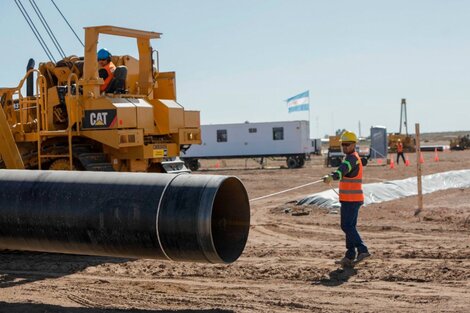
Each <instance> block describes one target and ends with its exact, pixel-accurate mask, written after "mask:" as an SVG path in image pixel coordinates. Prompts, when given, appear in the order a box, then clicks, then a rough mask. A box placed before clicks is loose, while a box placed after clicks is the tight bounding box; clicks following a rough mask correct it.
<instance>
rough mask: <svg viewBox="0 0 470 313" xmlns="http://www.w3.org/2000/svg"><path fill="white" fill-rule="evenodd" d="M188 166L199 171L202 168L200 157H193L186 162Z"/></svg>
mask: <svg viewBox="0 0 470 313" xmlns="http://www.w3.org/2000/svg"><path fill="white" fill-rule="evenodd" d="M185 163H186V166H187V167H188V168H189V169H190V170H191V171H193V172H195V171H197V170H198V169H199V168H201V163H199V161H198V159H191V160H188V161H186V162H185Z"/></svg>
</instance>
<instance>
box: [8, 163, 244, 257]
mask: <svg viewBox="0 0 470 313" xmlns="http://www.w3.org/2000/svg"><path fill="white" fill-rule="evenodd" d="M249 226H250V205H249V201H248V195H247V193H246V190H245V188H244V186H243V184H242V183H241V182H240V180H238V179H237V178H235V177H229V176H219V175H187V174H181V175H175V174H151V173H109V172H107V173H104V172H69V171H32V170H31V171H30V170H27V171H26V170H0V249H13V250H29V251H45V252H59V253H73V254H88V255H103V256H118V257H126V258H157V259H169V260H173V261H192V262H210V263H231V262H233V261H235V260H236V259H237V258H238V257H239V256H240V255H241V253H242V252H243V249H244V247H245V244H246V241H247V238H248V231H249Z"/></svg>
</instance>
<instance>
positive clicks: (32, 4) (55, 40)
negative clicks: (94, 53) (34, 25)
mask: <svg viewBox="0 0 470 313" xmlns="http://www.w3.org/2000/svg"><path fill="white" fill-rule="evenodd" d="M29 3H31V6H32V7H33V9H34V11H35V12H36V15H37V16H38V18H39V20H40V21H41V23H42V26H44V28H45V29H46V32H47V34H48V35H49V38H51V40H52V43H53V44H54V46H55V47H56V49H57V51H59V54H60V55H61V56H62V58H65V52H64V50H63V49H62V47H61V46H60V43H59V41H58V40H57V38H56V36H55V35H54V32H53V31H52V29H51V28H50V27H49V24H48V23H47V21H46V19H45V18H44V16H43V15H42V12H41V10H40V9H39V7H38V5H37V4H36V2H35V1H34V0H29Z"/></svg>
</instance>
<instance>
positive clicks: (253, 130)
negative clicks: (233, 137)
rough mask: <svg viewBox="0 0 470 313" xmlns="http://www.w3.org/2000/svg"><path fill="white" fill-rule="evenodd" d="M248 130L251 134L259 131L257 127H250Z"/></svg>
mask: <svg viewBox="0 0 470 313" xmlns="http://www.w3.org/2000/svg"><path fill="white" fill-rule="evenodd" d="M248 132H249V133H250V134H253V133H257V132H258V129H257V128H248Z"/></svg>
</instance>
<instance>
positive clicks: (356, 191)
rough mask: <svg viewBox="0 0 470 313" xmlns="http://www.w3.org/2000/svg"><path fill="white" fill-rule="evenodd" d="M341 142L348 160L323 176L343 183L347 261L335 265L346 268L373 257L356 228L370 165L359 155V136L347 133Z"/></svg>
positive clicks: (340, 192) (343, 260) (327, 180)
mask: <svg viewBox="0 0 470 313" xmlns="http://www.w3.org/2000/svg"><path fill="white" fill-rule="evenodd" d="M340 141H341V148H342V150H343V153H344V154H346V157H345V159H344V161H343V163H341V165H340V166H339V167H338V169H337V170H336V171H334V172H333V173H331V174H329V175H326V176H324V177H323V182H324V183H326V184H330V183H331V181H332V180H339V201H340V203H341V229H342V230H343V232H344V233H345V235H346V253H345V255H344V258H342V259H341V260H339V261H336V262H335V263H336V264H340V265H342V266H343V267H351V266H353V265H354V264H356V263H358V262H360V261H362V260H364V259H365V258H367V257H369V256H370V253H369V250H368V249H367V247H366V245H365V244H364V242H363V241H362V239H361V236H360V235H359V233H358V231H357V229H356V225H357V217H358V215H359V208H360V207H361V205H362V204H363V203H364V194H363V192H362V170H363V166H365V165H367V160H366V159H361V157H359V154H358V153H357V152H356V143H357V136H356V134H354V133H353V132H350V131H344V132H343V134H342V135H341V138H340ZM356 250H357V251H356Z"/></svg>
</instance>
